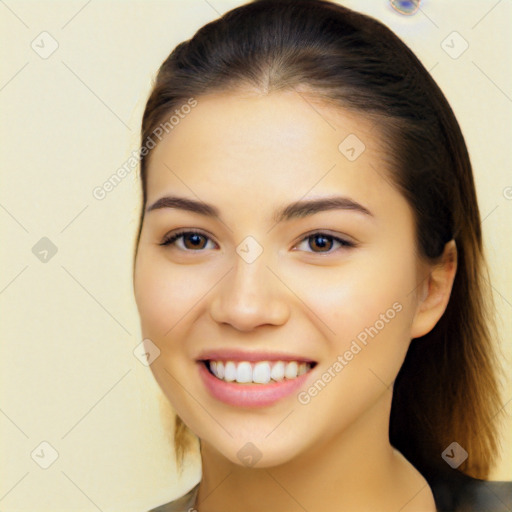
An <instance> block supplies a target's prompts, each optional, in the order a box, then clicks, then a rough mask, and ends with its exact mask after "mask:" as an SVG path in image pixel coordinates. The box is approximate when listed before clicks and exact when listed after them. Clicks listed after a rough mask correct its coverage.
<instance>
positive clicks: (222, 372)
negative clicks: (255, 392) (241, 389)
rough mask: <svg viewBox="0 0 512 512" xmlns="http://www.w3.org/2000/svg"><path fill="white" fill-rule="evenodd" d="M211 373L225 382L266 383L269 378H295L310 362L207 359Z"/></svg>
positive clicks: (310, 365) (307, 368) (307, 367)
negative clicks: (253, 361)
mask: <svg viewBox="0 0 512 512" xmlns="http://www.w3.org/2000/svg"><path fill="white" fill-rule="evenodd" d="M209 367H210V370H211V371H212V373H213V374H214V375H215V376H216V377H217V378H219V379H221V380H224V381H226V382H235V381H236V382H238V383H240V384H245V383H257V384H268V383H269V382H270V381H271V380H273V381H276V382H279V381H282V380H283V379H285V378H286V379H295V378H297V377H299V376H301V375H303V374H304V373H307V372H308V371H309V370H310V369H311V367H312V364H311V363H304V362H298V361H288V362H286V361H258V362H257V363H250V362H249V361H240V362H234V361H209Z"/></svg>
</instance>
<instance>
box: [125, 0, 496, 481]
mask: <svg viewBox="0 0 512 512" xmlns="http://www.w3.org/2000/svg"><path fill="white" fill-rule="evenodd" d="M243 88H251V89H252V90H257V91H260V92H261V93H263V94H266V93H270V92H272V91H277V90H297V91H299V90H301V91H304V90H308V91H310V92H311V94H312V95H313V96H314V97H316V98H318V99H321V100H324V101H326V102H330V103H331V104H333V105H338V106H339V107H342V108H345V109H349V110H351V111H354V112H357V113H358V114H360V115H362V116H366V117H368V118H369V119H371V120H372V121H374V122H375V124H376V125H378V126H379V128H380V129H381V130H380V131H381V133H382V134H383V139H384V141H383V142H384V143H385V144H386V148H387V152H388V155H389V158H390V159H391V161H392V162H393V173H392V176H391V179H392V181H393V182H394V184H395V186H396V187H397V188H398V190H400V192H401V193H402V194H403V196H404V197H405V198H406V200H407V201H408V203H409V204H410V206H411V208H412V210H413V214H414V220H415V226H416V233H417V248H418V252H419V254H420V256H421V257H422V258H424V259H425V260H426V261H430V262H432V263H435V262H436V261H437V260H438V258H439V257H440V256H441V254H442V252H443V248H444V246H445V244H446V243H447V242H448V241H450V240H452V239H454V240H455V242H456V245H457V250H458V268H457V273H456V277H455V280H454V283H453V288H452V293H451V297H450V300H449V303H448V306H447V308H446V311H445V313H444V315H443V316H442V318H441V319H440V321H439V322H438V323H437V324H436V326H435V327H434V328H433V330H432V331H431V332H429V333H428V334H426V335H425V336H423V337H422V338H418V339H414V340H412V342H411V345H410V347H409V350H408V353H407V355H406V358H405V361H404V363H403V366H402V368H401V369H400V372H399V374H398V376H397V378H396V380H395V383H394V392H393V401H392V408H391V417H390V429H389V436H390V442H391V444H392V445H393V446H394V447H396V448H397V449H399V450H400V451H401V452H402V453H403V455H404V456H405V457H406V458H407V459H408V460H409V461H410V462H411V463H412V464H413V465H415V466H416V467H417V468H419V469H421V468H426V467H428V466H429V465H431V464H434V463H436V461H438V460H439V459H440V457H441V453H442V452H443V450H444V449H445V448H446V447H447V446H449V445H450V444H451V443H452V442H453V441H456V442H457V443H459V444H460V445H461V446H462V447H463V448H464V449H465V450H466V451H467V452H468V453H469V457H468V459H467V460H466V461H465V462H464V463H463V465H462V466H460V468H459V470H461V471H463V472H465V473H466V474H469V475H470V476H473V477H477V478H486V477H488V474H489V471H490V469H491V467H492V464H493V461H494V460H495V459H496V453H497V449H498V446H499V443H498V435H497V428H498V425H499V423H498V419H499V415H498V414H497V413H498V411H499V410H500V394H499V386H498V382H499V379H498V376H497V372H498V368H499V365H498V361H497V356H496V349H497V347H495V346H494V341H493V338H494V334H493V332H494V329H495V328H494V317H493V314H494V310H493V308H492V303H491V298H490V293H489V290H488V273H487V270H486V266H485V260H484V255H483V248H482V234H481V227H480V214H479V209H478V204H477V197H476V192H475V185H474V180H473V174H472V168H471V163H470V159H469V155H468V151H467V148H466V145H465V142H464V138H463V136H462V133H461V130H460V127H459V125H458V123H457V120H456V118H455V116H454V114H453V112H452V109H451V108H450V106H449V104H448V102H447V100H446V98H445V97H444V95H443V93H442V92H441V90H440V89H439V87H438V86H437V84H436V83H435V81H434V80H433V79H432V77H431V76H430V74H429V73H428V71H427V70H426V69H425V68H424V66H423V65H422V64H421V62H420V61H419V60H418V58H417V57H416V56H415V55H414V54H413V53H412V52H411V50H410V49H409V48H408V47H407V46H406V45H405V44H404V43H403V42H402V41H401V40H400V39H399V38H398V37H397V36H396V35H395V34H394V33H393V32H392V31H391V30H390V29H389V28H387V27H386V26H385V25H384V24H382V23H381V22H379V21H377V20H375V19H373V18H371V17H369V16H367V15H363V14H360V13H357V12H354V11H352V10H350V9H348V8H345V7H342V6H340V5H338V4H334V3H331V2H328V1H322V0H256V1H254V2H251V3H248V4H244V5H242V6H240V7H237V8H235V9H232V10H231V11H229V12H227V13H226V14H225V15H223V16H222V17H220V18H219V19H217V20H215V21H213V22H211V23H208V24H207V25H205V26H203V27H202V28H201V29H199V30H198V31H197V32H196V34H195V35H194V36H193V37H192V38H191V39H190V40H188V41H184V42H182V43H180V44H179V45H178V46H177V47H176V48H175V49H174V51H172V53H171V54H170V55H169V56H168V57H167V59H166V60H165V61H164V62H163V64H162V65H161V67H160V69H159V71H158V75H157V77H156V80H155V84H154V87H153V89H152V91H151V94H150V96H149V99H148V101H147V104H146V108H145V111H144V115H143V120H142V134H141V135H142V141H143V142H144V141H146V140H148V138H149V137H151V135H152V134H153V133H154V131H155V129H156V128H157V127H158V126H159V125H160V124H161V123H163V122H164V121H165V119H166V118H168V117H169V115H171V114H172V113H173V112H174V111H176V109H179V108H180V107H181V106H182V105H186V104H187V102H190V99H191V98H196V99H197V98H199V97H200V96H201V95H204V94H211V93H215V92H226V91H236V90H240V89H243ZM150 156H151V151H145V152H144V154H142V152H141V155H140V164H141V165H140V173H141V183H142V203H143V208H142V212H141V216H140V224H139V230H138V236H137V241H136V246H135V256H136V252H137V247H138V241H139V237H140V231H141V229H142V221H143V212H144V206H145V205H146V177H147V169H148V163H149V159H150ZM175 430H176V431H175V448H176V454H177V460H178V466H180V467H181V461H182V457H183V454H184V451H185V438H186V431H187V427H186V426H185V425H184V424H183V422H182V421H181V419H180V418H179V416H177V417H176V429H175Z"/></svg>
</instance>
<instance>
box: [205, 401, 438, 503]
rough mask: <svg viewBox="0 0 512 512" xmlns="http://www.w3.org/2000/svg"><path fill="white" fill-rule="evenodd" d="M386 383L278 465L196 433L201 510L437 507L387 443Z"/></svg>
mask: <svg viewBox="0 0 512 512" xmlns="http://www.w3.org/2000/svg"><path fill="white" fill-rule="evenodd" d="M391 397H392V394H391V393H390V392H389V391H388V392H386V393H384V394H383V395H382V396H381V398H380V399H379V400H378V401H377V402H376V403H375V404H374V406H373V407H372V408H371V409H369V410H368V411H367V412H366V413H365V414H364V415H363V416H361V417H360V418H359V419H358V420H357V421H356V422H354V423H352V424H351V425H350V426H348V427H347V428H345V429H344V430H343V431H342V432H337V433H336V434H335V435H333V436H331V437H328V436H326V437H325V438H323V439H322V440H321V442H315V443H314V446H311V447H308V448H305V449H303V450H302V451H301V452H300V453H299V454H298V455H297V456H296V457H294V458H293V459H291V460H289V461H286V462H284V463H282V464H279V465H277V466H271V467H263V468H255V467H244V466H241V465H239V464H235V463H233V462H231V461H230V460H229V459H227V458H226V457H224V456H223V455H221V454H220V453H219V452H218V451H217V450H215V449H214V448H213V447H212V446H211V445H210V444H208V443H207V442H204V441H201V460H202V479H201V483H200V486H199V493H198V496H197V501H196V509H197V510H198V511H199V512H215V511H217V512H218V511H219V510H222V511H223V512H235V511H239V510H240V509H241V508H243V510H244V511H246V512H253V511H254V512H256V511H260V510H265V511H267V512H282V511H283V510H287V511H295V510H296V511H302V512H303V511H304V510H307V511H308V512H317V511H318V512H320V511H325V510H358V511H365V510H368V511H370V510H379V511H382V512H386V511H387V510H389V511H393V512H396V510H401V512H406V511H408V510H421V511H423V510H424V511H428V512H434V511H435V505H434V501H433V497H432V493H431V491H430V488H429V487H428V484H427V482H426V481H425V479H424V478H423V477H422V476H421V475H420V473H419V472H418V471H417V470H416V469H415V468H414V467H413V466H412V465H411V464H410V463H409V462H408V461H407V460H406V459H405V458H404V457H403V456H402V455H401V454H400V453H399V452H397V451H396V450H395V449H394V448H393V447H392V446H391V445H390V444H389V434H388V430H389V415H390V410H391Z"/></svg>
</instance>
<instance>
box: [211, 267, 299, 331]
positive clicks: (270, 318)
mask: <svg viewBox="0 0 512 512" xmlns="http://www.w3.org/2000/svg"><path fill="white" fill-rule="evenodd" d="M274 272H275V270H274V271H271V270H270V269H269V268H268V267H267V265H266V264H265V260H264V259H263V258H262V257H260V258H258V260H256V261H254V262H252V263H247V262H246V261H244V260H243V259H242V258H237V259H236V262H235V265H234V267H233V268H232V269H231V271H230V272H228V274H227V276H226V277H225V278H224V279H223V280H222V281H221V283H219V285H218V286H217V287H216V288H215V292H214V293H215V296H214V298H213V300H212V301H211V303H210V314H211V317H212V318H213V319H214V320H215V321H216V322H217V323H219V324H229V325H231V326H232V327H234V328H235V329H237V330H238V331H251V330H253V329H255V328H256V327H259V326H262V325H283V324H284V323H286V321H287V319H288V318H289V303H288V301H287V300H286V287H285V286H284V284H283V283H282V282H281V281H280V280H279V279H278V278H277V277H276V275H275V273H277V272H275V273H274Z"/></svg>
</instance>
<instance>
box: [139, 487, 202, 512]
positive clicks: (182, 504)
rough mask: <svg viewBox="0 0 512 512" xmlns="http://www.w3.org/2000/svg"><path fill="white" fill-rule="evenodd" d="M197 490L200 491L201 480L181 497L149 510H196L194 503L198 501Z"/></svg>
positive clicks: (183, 511) (180, 511) (163, 511)
mask: <svg viewBox="0 0 512 512" xmlns="http://www.w3.org/2000/svg"><path fill="white" fill-rule="evenodd" d="M197 491H199V482H198V483H197V484H196V485H195V486H194V487H192V489H190V491H188V492H187V494H185V495H184V496H182V497H181V498H178V499H177V500H174V501H170V502H169V503H164V504H163V505H160V506H159V507H156V508H152V509H151V510H150V511H149V512H196V509H195V508H194V505H195V503H196V498H197Z"/></svg>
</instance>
